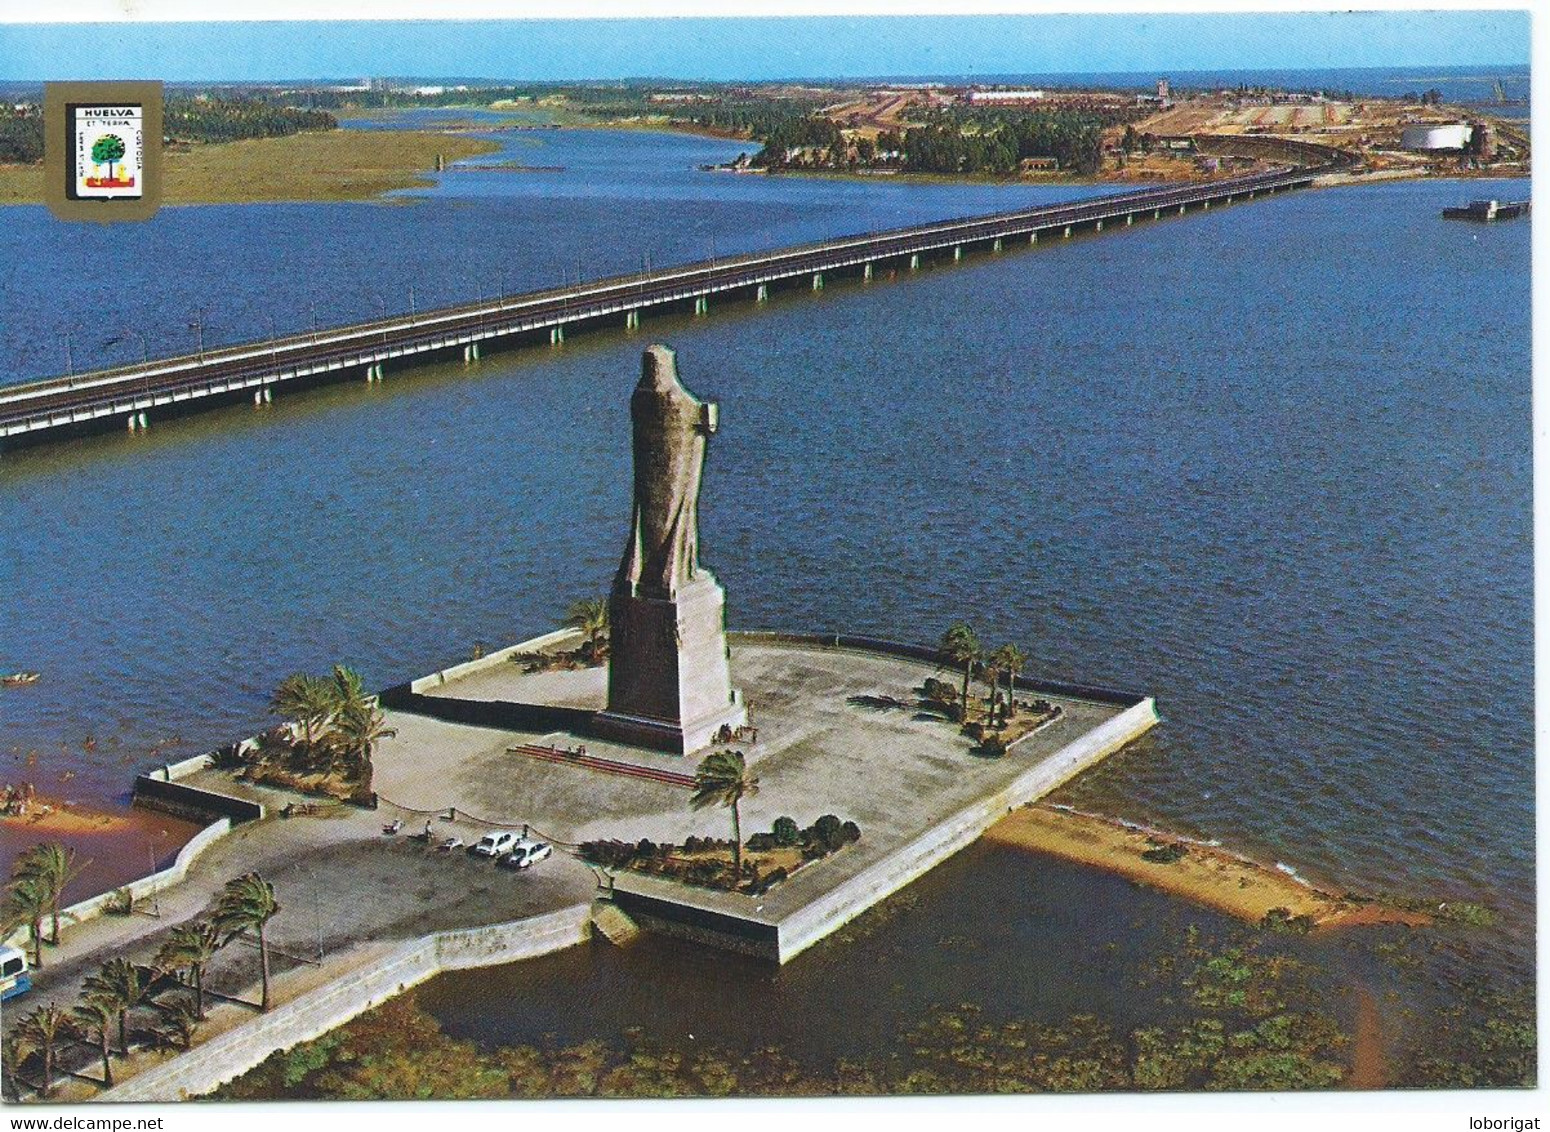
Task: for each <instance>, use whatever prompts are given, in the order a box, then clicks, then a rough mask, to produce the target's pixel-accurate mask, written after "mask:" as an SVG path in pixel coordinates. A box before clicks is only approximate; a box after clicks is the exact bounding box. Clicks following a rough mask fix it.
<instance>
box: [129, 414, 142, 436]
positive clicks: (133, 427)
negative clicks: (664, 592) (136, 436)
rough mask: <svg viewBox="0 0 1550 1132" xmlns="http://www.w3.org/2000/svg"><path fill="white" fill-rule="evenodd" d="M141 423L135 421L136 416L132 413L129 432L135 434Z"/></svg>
mask: <svg viewBox="0 0 1550 1132" xmlns="http://www.w3.org/2000/svg"><path fill="white" fill-rule="evenodd" d="M139 423H140V422H139V421H137V420H136V419H135V415H134V414H133V413H130V414H129V431H130V432H133V431H134V430H135V428H136V427H137V426H138V425H139Z"/></svg>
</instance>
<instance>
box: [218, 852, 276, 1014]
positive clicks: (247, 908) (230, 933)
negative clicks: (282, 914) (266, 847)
mask: <svg viewBox="0 0 1550 1132" xmlns="http://www.w3.org/2000/svg"><path fill="white" fill-rule="evenodd" d="M279 910H280V905H279V904H278V903H276V901H275V898H274V885H272V884H270V883H269V882H268V881H267V880H265V879H264V878H263V877H261V876H259V875H258V874H257V873H247V874H246V875H244V876H240V877H237V878H236V879H235V880H229V881H227V882H226V887H225V889H224V890H222V892H221V896H220V899H219V900H217V901H216V904H215V928H216V930H217V931H218V932H220V933H221V935H222V936H224V938H223V939H222V940H221V944H222V946H225V945H226V944H228V943H230V942H231V941H232V940H233V939H234V938H236V937H237V936H239V935H241V934H242V933H243V932H245V931H252V932H254V933H255V934H256V935H257V936H258V961H259V966H260V970H261V971H262V977H263V984H262V986H263V993H262V997H261V998H260V999H259V1007H258V1008H259V1009H260V1010H268V1009H269V941H268V939H267V937H266V936H265V934H264V933H265V928H266V927H267V925H268V924H269V921H270V920H271V919H272V918H273V917H274V914H275V913H276V912H278V911H279Z"/></svg>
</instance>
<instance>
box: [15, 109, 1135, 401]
mask: <svg viewBox="0 0 1550 1132" xmlns="http://www.w3.org/2000/svg"><path fill="white" fill-rule="evenodd" d="M477 117H486V118H494V117H497V116H495V115H489V114H484V115H481V114H480V112H478V111H463V110H460V111H456V112H446V113H437V112H434V111H430V112H414V113H411V114H406V115H404V116H402V117H401V118H394V119H388V120H387V121H383V120H371V121H363V122H357V123H351V125H352V126H355V127H360V128H373V127H380V126H383V125H390V124H394V123H397V122H401V121H403V120H406V119H407V120H408V121H410V122H413V123H414V124H416V125H423V126H428V127H430V126H435V125H438V124H441V123H443V122H445V121H446V120H448V119H459V118H461V119H469V118H477ZM500 117H505V116H504V115H503V116H500ZM490 136H491V137H494V138H496V139H497V140H498V141H499V142H500V143H501V145H502V150H501V152H499V153H497V154H492V155H490V156H488V157H484V158H478V159H473V160H471V161H470V162H469V163H468V164H469V165H470V166H471V167H472V169H471V170H464V169H458V168H454V169H453V170H452V171H450V172H448V173H445V174H442V175H440V176H439V177H436V182H437V183H436V185H435V186H434V187H433V188H431V189H428V190H411V191H406V192H403V193H399V194H395V196H394V197H393V198H392V202H391V203H384V202H371V203H360V204H262V205H241V206H233V205H202V206H185V207H178V208H164V209H162V210H161V211H160V212H158V213H157V215H156V216H155V217H154V218H153V219H151V220H150V221H147V222H145V223H142V224H121V225H114V226H112V227H111V228H109V227H99V226H94V225H79V224H66V223H62V222H60V221H58V220H56V219H55V218H54V217H53V216H52V215H51V214H50V213H49V212H48V211H47V210H46V209H44V208H41V207H36V208H29V207H11V208H7V209H5V211H4V214H3V218H4V224H3V226H0V296H3V297H4V304H3V314H0V383H5V382H12V381H19V380H27V379H35V378H40V377H51V376H55V375H58V374H63V373H65V372H66V370H67V368H68V367H69V366H70V365H73V367H74V368H75V369H76V370H84V369H96V368H102V367H106V366H110V365H121V364H127V363H130V362H134V361H138V360H139V359H140V358H141V357H142V356H143V355H144V354H149V356H151V357H166V356H171V355H174V354H180V353H191V352H193V351H194V349H195V348H196V344H197V341H198V338H197V334H196V331H195V324H196V323H199V322H200V321H202V322H203V327H204V331H203V332H204V343H205V345H206V347H213V346H216V345H227V344H231V343H235V342H245V341H253V340H257V339H262V338H267V337H272V336H274V335H276V334H281V335H283V334H292V333H304V332H306V331H308V330H311V329H312V328H313V327H314V326H322V327H328V326H334V325H338V324H340V323H343V322H347V321H359V320H363V319H369V318H377V317H380V316H381V315H383V314H384V313H403V312H407V311H409V310H410V308H411V304H412V305H413V307H414V309H416V310H427V309H430V308H433V307H438V306H446V305H450V304H453V303H459V302H470V301H473V300H475V299H477V298H480V297H481V296H484V297H490V296H492V295H495V294H497V293H500V292H502V291H505V292H507V293H511V294H517V293H520V292H522V291H529V290H535V289H538V288H543V287H554V286H558V285H560V284H562V283H564V282H567V281H574V280H575V279H576V278H577V277H578V276H579V277H580V278H582V279H596V278H601V277H603V276H607V275H616V274H620V273H623V272H631V271H639V270H641V269H642V268H643V267H646V266H651V267H664V266H669V265H671V264H675V263H685V262H689V261H695V260H704V259H710V258H712V257H714V256H717V255H730V254H735V253H737V252H743V251H750V250H754V249H758V248H771V247H784V246H786V245H789V244H795V243H801V242H804V241H808V240H816V239H822V238H824V237H827V236H833V235H841V234H846V233H851V232H860V231H868V230H872V229H878V228H889V227H897V226H900V225H906V224H917V223H924V222H927V221H931V220H942V219H948V218H951V217H955V216H966V215H975V214H983V213H988V212H995V211H1000V210H1004V209H1011V208H1018V207H1022V206H1024V205H1026V204H1029V203H1042V202H1048V201H1058V200H1066V199H1070V198H1072V197H1077V196H1083V195H1091V194H1093V193H1094V192H1097V191H1113V190H1111V189H1109V188H1108V187H1107V186H1105V187H1104V188H1103V189H1101V190H1095V189H1093V188H1090V187H1086V188H1084V187H1055V188H1050V187H1043V188H1041V187H1034V186H1026V185H1015V184H1008V185H997V184H984V185H932V184H924V185H923V184H906V183H902V182H899V181H895V180H889V179H871V180H866V181H855V180H842V179H833V180H799V179H796V178H788V177H762V176H736V175H732V174H727V173H711V172H705V171H703V170H701V169H700V168H699V167H700V166H701V165H713V164H718V163H721V162H726V161H729V160H731V159H732V158H734V157H736V156H737V155H738V154H739V153H741V152H744V151H746V150H747V149H748V143H746V142H728V141H723V140H719V139H715V138H702V137H692V136H688V135H680V134H662V133H649V132H644V131H602V130H541V131H537V130H535V131H524V132H507V133H500V134H493V135H490ZM492 161H520V162H521V163H523V164H525V165H536V166H551V167H556V166H557V167H562V168H563V172H558V173H552V172H542V173H520V172H514V171H512V170H485V171H473V170H477V167H478V166H479V165H480V164H486V165H487V164H489V163H490V162H492ZM41 263H46V264H48V265H49V270H47V271H40V270H37V269H36V266H35V265H37V264H41ZM169 264H175V265H176V266H177V269H176V270H175V271H169V270H168V269H167V268H168V265H169ZM29 265H33V266H29ZM61 280H64V281H67V284H68V285H66V286H61V285H60V282H61ZM411 288H412V289H413V294H411ZM115 338H116V339H119V341H117V342H112V341H110V340H111V339H115ZM142 339H143V342H142Z"/></svg>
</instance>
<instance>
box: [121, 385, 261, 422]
mask: <svg viewBox="0 0 1550 1132" xmlns="http://www.w3.org/2000/svg"><path fill="white" fill-rule="evenodd" d="M273 400H274V390H273V389H270V388H269V386H267V385H266V386H264V404H266V405H267V404H269V403H270V402H271V401H273ZM140 423H141V424H142V425H143V424H145V414H144V413H141V414H140Z"/></svg>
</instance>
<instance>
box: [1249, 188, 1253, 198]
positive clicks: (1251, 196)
mask: <svg viewBox="0 0 1550 1132" xmlns="http://www.w3.org/2000/svg"><path fill="white" fill-rule="evenodd" d="M1249 199H1250V200H1253V199H1254V190H1253V189H1250V190H1249Z"/></svg>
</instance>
